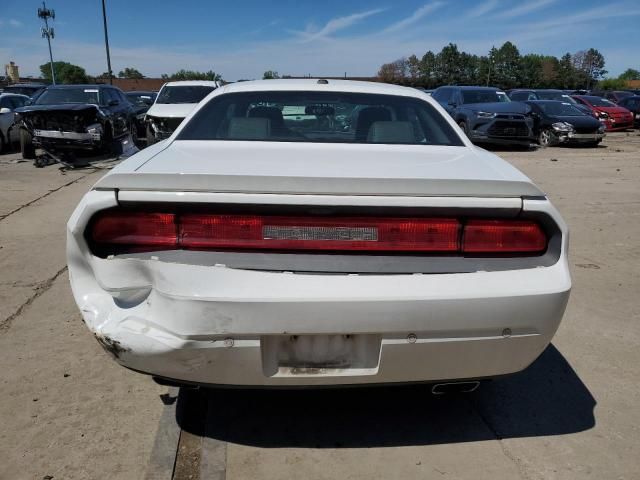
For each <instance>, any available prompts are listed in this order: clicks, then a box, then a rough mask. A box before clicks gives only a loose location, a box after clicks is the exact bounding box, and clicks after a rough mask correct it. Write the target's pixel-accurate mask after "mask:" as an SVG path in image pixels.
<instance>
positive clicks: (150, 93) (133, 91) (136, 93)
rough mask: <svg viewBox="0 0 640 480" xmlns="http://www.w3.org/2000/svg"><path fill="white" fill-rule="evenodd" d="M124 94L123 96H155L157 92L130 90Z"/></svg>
mask: <svg viewBox="0 0 640 480" xmlns="http://www.w3.org/2000/svg"><path fill="white" fill-rule="evenodd" d="M124 93H125V95H155V94H156V93H158V92H154V91H152V90H131V91H129V92H124Z"/></svg>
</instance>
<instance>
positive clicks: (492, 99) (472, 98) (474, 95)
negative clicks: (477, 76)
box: [462, 90, 510, 103]
mask: <svg viewBox="0 0 640 480" xmlns="http://www.w3.org/2000/svg"><path fill="white" fill-rule="evenodd" d="M501 93H502V92H493V91H491V90H462V99H463V100H464V103H496V102H509V101H510V100H509V97H507V95H506V94H504V93H502V95H501Z"/></svg>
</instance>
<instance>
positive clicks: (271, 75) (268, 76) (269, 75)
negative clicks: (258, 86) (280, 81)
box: [262, 70, 280, 80]
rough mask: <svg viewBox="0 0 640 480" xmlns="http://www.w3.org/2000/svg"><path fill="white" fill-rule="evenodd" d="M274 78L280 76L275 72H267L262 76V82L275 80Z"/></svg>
mask: <svg viewBox="0 0 640 480" xmlns="http://www.w3.org/2000/svg"><path fill="white" fill-rule="evenodd" d="M276 78H280V75H278V72H276V71H275V70H267V71H266V72H264V74H263V75H262V79H263V80H275V79H276Z"/></svg>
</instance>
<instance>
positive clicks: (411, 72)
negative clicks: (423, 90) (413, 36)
mask: <svg viewBox="0 0 640 480" xmlns="http://www.w3.org/2000/svg"><path fill="white" fill-rule="evenodd" d="M407 74H408V76H409V80H410V81H411V83H412V84H413V85H416V84H417V83H421V82H420V77H421V73H420V60H418V57H416V56H415V55H411V56H410V57H409V58H407Z"/></svg>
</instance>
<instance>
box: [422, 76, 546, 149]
mask: <svg viewBox="0 0 640 480" xmlns="http://www.w3.org/2000/svg"><path fill="white" fill-rule="evenodd" d="M431 96H432V97H433V98H434V99H435V100H437V101H438V102H439V103H440V104H441V105H442V106H443V107H444V109H445V110H446V111H447V112H449V114H450V115H451V116H452V117H453V119H454V120H455V121H456V123H457V124H458V125H459V126H460V128H462V130H464V132H465V133H466V134H467V136H468V137H469V139H470V140H471V141H472V142H474V143H494V144H510V145H524V146H528V145H530V144H531V143H533V142H535V140H536V139H535V136H534V133H533V119H532V118H531V115H530V114H531V108H530V107H529V106H528V105H526V104H524V103H520V102H512V101H511V100H509V97H507V95H506V94H505V93H504V92H503V91H501V90H499V89H497V88H493V87H453V86H447V87H440V88H437V89H436V90H435V91H434V92H433V94H432V95H431Z"/></svg>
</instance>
